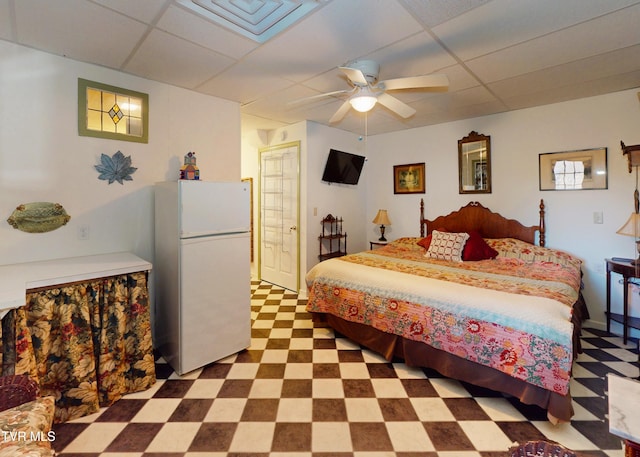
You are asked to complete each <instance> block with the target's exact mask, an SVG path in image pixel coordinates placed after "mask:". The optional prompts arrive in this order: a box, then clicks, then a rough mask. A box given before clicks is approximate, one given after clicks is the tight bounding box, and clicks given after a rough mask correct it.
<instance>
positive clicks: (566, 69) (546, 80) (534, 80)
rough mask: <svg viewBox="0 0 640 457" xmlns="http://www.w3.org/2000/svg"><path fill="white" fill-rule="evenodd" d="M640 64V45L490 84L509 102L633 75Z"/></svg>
mask: <svg viewBox="0 0 640 457" xmlns="http://www.w3.org/2000/svg"><path fill="white" fill-rule="evenodd" d="M636 62H640V45H636V46H630V47H628V48H624V49H620V50H617V51H612V52H608V53H605V54H600V55H597V56H594V57H589V58H586V59H581V60H577V61H575V62H570V63H567V64H564V65H558V66H555V67H553V68H547V69H544V70H539V71H535V72H531V73H526V74H524V75H519V76H516V77H513V78H508V79H503V80H501V81H497V82H495V83H492V84H489V85H488V86H489V88H490V89H491V90H492V91H493V92H494V93H495V94H496V95H497V96H498V97H500V98H503V99H507V98H512V97H518V96H522V95H524V94H532V93H536V94H538V93H540V92H543V91H547V90H552V89H556V88H559V87H566V86H571V85H575V84H580V83H584V82H588V81H594V80H599V79H602V78H608V77H611V76H614V75H616V74H619V73H627V72H632V71H634V70H635V69H637V65H636Z"/></svg>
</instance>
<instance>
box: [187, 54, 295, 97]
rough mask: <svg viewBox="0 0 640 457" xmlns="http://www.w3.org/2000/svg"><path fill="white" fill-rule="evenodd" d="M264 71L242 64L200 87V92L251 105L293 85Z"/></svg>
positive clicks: (276, 74)
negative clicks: (258, 80)
mask: <svg viewBox="0 0 640 457" xmlns="http://www.w3.org/2000/svg"><path fill="white" fill-rule="evenodd" d="M262 70H263V69H262V68H257V67H255V66H254V65H252V64H249V63H246V62H241V63H238V64H235V65H233V66H231V67H229V68H228V69H226V70H225V71H224V72H223V73H221V74H219V75H218V76H216V77H214V78H212V79H209V80H207V81H206V82H204V83H203V84H201V85H199V86H198V90H201V91H203V92H205V93H207V94H211V95H216V96H218V97H222V98H227V99H230V100H237V101H239V102H240V103H249V102H251V101H253V100H255V99H256V98H259V97H263V96H267V95H269V94H271V93H272V92H275V91H280V90H282V89H284V88H286V87H288V86H290V85H291V84H292V83H291V82H290V81H287V80H286V79H283V78H282V77H281V76H280V75H279V74H278V73H268V72H266V71H262ZM258 73H260V74H261V76H260V82H259V83H257V82H256V78H255V75H256V74H258Z"/></svg>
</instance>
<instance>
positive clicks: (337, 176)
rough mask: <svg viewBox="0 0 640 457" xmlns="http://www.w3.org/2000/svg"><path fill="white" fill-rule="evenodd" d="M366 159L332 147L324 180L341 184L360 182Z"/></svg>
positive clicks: (325, 168)
mask: <svg viewBox="0 0 640 457" xmlns="http://www.w3.org/2000/svg"><path fill="white" fill-rule="evenodd" d="M364 161H365V158H364V157H363V156H359V155H355V154H351V153H349V152H343V151H338V150H337V149H330V150H329V157H328V158H327V164H326V165H325V167H324V173H323V174H322V180H323V181H326V182H336V183H341V184H358V180H359V179H360V173H361V172H362V167H363V166H364Z"/></svg>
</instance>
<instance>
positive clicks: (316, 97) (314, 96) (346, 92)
mask: <svg viewBox="0 0 640 457" xmlns="http://www.w3.org/2000/svg"><path fill="white" fill-rule="evenodd" d="M350 92H353V89H345V90H334V91H333V92H325V93H324V94H317V95H311V96H310V97H302V98H298V99H296V100H292V101H290V102H288V103H287V105H296V104H298V103H304V102H308V101H310V100H316V99H318V98H323V97H330V96H332V95H339V94H348V93H350Z"/></svg>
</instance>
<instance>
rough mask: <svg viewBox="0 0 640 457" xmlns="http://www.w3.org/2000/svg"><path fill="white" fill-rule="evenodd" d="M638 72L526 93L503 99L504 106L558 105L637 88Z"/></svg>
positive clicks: (518, 107) (639, 71)
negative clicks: (563, 102) (562, 102)
mask: <svg viewBox="0 0 640 457" xmlns="http://www.w3.org/2000/svg"><path fill="white" fill-rule="evenodd" d="M639 78H640V70H635V71H631V72H628V73H623V74H615V75H611V76H606V77H603V78H600V79H596V80H590V81H584V82H580V83H575V84H569V85H565V86H558V87H554V88H551V89H547V90H544V91H537V92H533V93H531V92H528V93H525V94H523V95H516V96H514V97H511V98H506V99H504V102H505V104H506V105H507V106H508V107H509V109H510V110H512V109H522V108H530V107H533V106H540V105H547V104H550V103H559V102H561V101H568V100H575V99H577V98H585V97H593V96H596V95H602V94H607V93H611V92H617V91H621V90H626V89H633V88H635V87H638V79H639Z"/></svg>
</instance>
